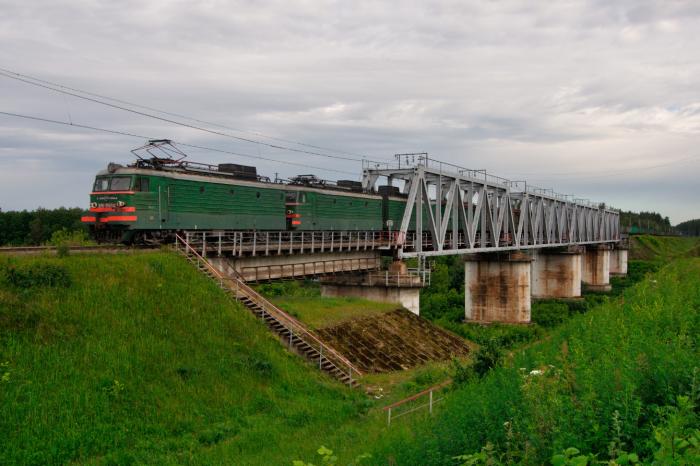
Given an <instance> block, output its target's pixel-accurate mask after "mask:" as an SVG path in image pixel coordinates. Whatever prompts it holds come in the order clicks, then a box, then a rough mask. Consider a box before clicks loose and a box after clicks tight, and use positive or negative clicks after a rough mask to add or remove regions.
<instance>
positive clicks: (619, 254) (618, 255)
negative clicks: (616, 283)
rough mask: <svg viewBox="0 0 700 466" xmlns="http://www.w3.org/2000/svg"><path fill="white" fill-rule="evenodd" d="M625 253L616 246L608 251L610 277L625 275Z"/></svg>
mask: <svg viewBox="0 0 700 466" xmlns="http://www.w3.org/2000/svg"><path fill="white" fill-rule="evenodd" d="M627 253H628V250H627V248H625V247H619V246H616V247H615V248H614V249H611V250H610V275H617V276H624V275H627Z"/></svg>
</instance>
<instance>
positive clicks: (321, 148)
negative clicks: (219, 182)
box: [0, 68, 389, 160]
mask: <svg viewBox="0 0 700 466" xmlns="http://www.w3.org/2000/svg"><path fill="white" fill-rule="evenodd" d="M0 71H2V72H4V73H7V74H10V75H15V76H19V77H22V78H26V79H31V80H33V81H37V82H40V83H44V84H49V85H51V86H55V87H58V88H61V89H68V90H70V91H74V92H80V93H81V94H86V95H90V96H93V97H99V98H102V99H107V100H111V101H112V102H119V103H121V104H125V105H130V106H132V107H137V108H143V109H145V110H151V111H154V112H158V113H162V114H164V115H170V116H174V117H178V118H185V119H187V120H190V121H196V122H198V123H204V124H206V125H211V126H218V127H219V128H224V129H229V130H231V131H238V132H240V133H248V134H254V135H256V136H260V137H263V138H267V139H271V140H274V141H280V142H287V143H290V144H297V145H300V146H305V147H311V148H313V149H320V150H327V151H331V152H337V153H340V154H345V155H354V156H356V157H361V158H366V156H364V155H362V154H356V153H353V152H348V151H344V150H340V149H333V148H330V147H323V146H317V145H314V144H308V143H305V142H301V141H295V140H293V139H284V138H280V137H275V136H270V135H268V134H264V133H261V132H259V131H250V130H245V129H240V128H233V127H230V126H226V125H222V124H219V123H213V122H211V121H206V120H200V119H198V118H193V117H189V116H187V115H183V114H181V113H174V112H169V111H166V110H161V109H158V108H155V107H149V106H147V105H142V104H137V103H134V102H129V101H127V100H122V99H116V98H114V97H110V96H107V95H104V94H97V93H94V92H89V91H85V90H82V89H78V88H75V87H70V86H66V85H63V84H59V83H56V82H52V81H48V80H45V79H41V78H37V77H35V76H30V75H27V74H22V73H18V72H16V71H12V70H8V69H5V68H0ZM7 77H12V76H7ZM380 158H381V157H380ZM387 160H389V159H387Z"/></svg>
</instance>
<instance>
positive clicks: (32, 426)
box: [0, 253, 381, 465]
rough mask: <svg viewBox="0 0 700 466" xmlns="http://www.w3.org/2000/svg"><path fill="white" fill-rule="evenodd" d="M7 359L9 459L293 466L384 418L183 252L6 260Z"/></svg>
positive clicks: (0, 265) (4, 421) (0, 349)
mask: <svg viewBox="0 0 700 466" xmlns="http://www.w3.org/2000/svg"><path fill="white" fill-rule="evenodd" d="M0 364H1V365H0V419H1V421H0V438H2V448H1V449H0V464H64V463H69V462H77V463H88V464H130V463H140V464H159V463H197V464H201V463H212V464H222V463H227V464H265V465H268V464H287V463H288V462H289V461H290V460H291V459H294V458H296V457H302V456H309V455H313V452H314V451H315V449H316V448H318V446H319V445H320V442H325V443H330V444H333V443H334V444H340V443H341V440H339V439H343V441H345V440H347V439H353V438H358V435H359V433H360V431H363V432H366V431H367V429H370V430H371V428H372V426H375V425H376V426H378V427H377V430H379V429H380V427H381V419H377V420H376V422H373V419H374V418H367V416H366V415H365V413H366V412H367V410H368V409H369V408H370V407H371V406H372V404H373V403H375V401H373V400H369V399H367V398H366V397H365V396H364V395H363V394H362V393H361V392H360V391H357V390H351V389H348V388H345V387H343V386H341V385H340V384H339V383H338V382H336V381H333V380H331V379H329V378H328V377H326V376H325V375H323V374H321V373H320V372H319V371H318V370H316V369H315V368H314V367H311V366H310V365H308V364H306V363H304V362H303V361H302V360H301V359H300V358H299V357H298V356H295V355H292V354H290V353H288V352H287V351H286V350H285V349H284V348H283V346H282V345H281V344H280V343H279V341H278V340H277V339H276V338H275V337H274V336H272V334H271V333H270V332H269V331H268V330H267V329H266V328H265V327H264V326H263V325H262V324H261V323H259V322H258V321H256V320H255V319H254V318H253V317H252V316H251V315H250V314H249V312H248V311H247V310H245V309H243V308H240V307H239V306H237V305H236V304H234V303H232V302H231V301H230V300H229V299H228V298H227V297H226V296H225V295H224V294H223V293H221V291H220V290H218V289H217V288H216V286H215V285H214V284H213V283H211V282H210V281H208V279H206V278H205V277H203V276H201V275H199V274H198V272H196V270H195V269H194V268H192V267H191V266H190V265H189V264H187V263H186V262H185V261H184V260H183V259H181V258H179V257H177V256H175V255H174V254H166V253H149V254H135V255H128V256H126V255H125V256H121V255H79V256H69V257H65V258H47V257H39V258H25V257H22V258H5V257H0ZM376 403H379V402H376ZM353 426H354V427H353ZM357 426H359V428H357Z"/></svg>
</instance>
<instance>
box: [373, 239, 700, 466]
mask: <svg viewBox="0 0 700 466" xmlns="http://www.w3.org/2000/svg"><path fill="white" fill-rule="evenodd" d="M698 244H699V243H698V241H697V240H687V239H677V238H650V237H640V238H635V239H633V245H632V247H633V250H632V253H631V255H632V257H633V258H639V257H644V258H645V259H646V261H639V260H637V259H635V260H633V261H631V262H630V270H631V274H630V275H631V276H630V278H627V279H621V280H623V283H618V294H619V295H620V297H619V298H615V297H605V298H604V299H603V300H602V301H601V302H600V303H599V304H598V305H597V306H594V307H592V308H589V309H588V312H587V313H585V314H574V315H572V316H571V317H569V318H567V320H566V321H565V322H563V323H562V324H560V325H558V326H556V327H555V328H552V329H550V330H548V331H547V338H546V339H542V340H541V341H539V342H535V343H533V344H530V345H528V346H527V347H526V348H524V349H523V350H522V351H516V352H515V353H514V354H511V357H509V358H505V359H503V360H502V362H501V364H499V365H498V366H497V367H495V368H494V369H492V370H490V371H489V372H488V373H487V375H486V376H484V377H483V378H479V377H476V376H473V375H472V376H471V377H466V378H465V380H464V381H463V383H462V384H461V385H460V386H458V387H456V390H455V391H453V392H452V393H451V395H450V396H449V397H448V400H447V402H446V403H445V405H443V406H442V407H441V408H440V410H439V413H438V415H437V416H436V417H435V418H434V419H432V420H428V421H419V424H422V425H420V426H417V425H416V424H415V423H414V424H413V425H410V426H405V427H402V426H398V428H396V429H394V430H393V431H392V432H390V433H389V435H388V436H386V437H385V438H383V439H382V440H381V441H380V443H379V444H378V445H375V446H374V448H373V453H374V455H375V458H384V459H387V458H392V459H393V460H395V461H396V464H402V465H403V464H406V465H418V464H420V465H431V464H435V465H438V464H454V463H455V460H454V459H453V457H455V456H457V455H462V454H465V453H468V454H472V456H471V457H469V458H466V459H465V460H464V461H467V462H468V463H465V464H533V465H534V464H548V463H549V462H550V460H551V458H552V456H553V455H554V454H557V453H560V452H562V451H563V450H564V449H566V448H569V447H576V448H577V449H579V450H580V451H581V452H582V453H583V454H584V455H591V454H592V455H597V456H596V457H597V459H598V460H603V459H610V458H621V457H623V455H624V452H635V453H636V454H637V455H638V456H639V457H640V458H642V459H643V460H645V461H647V462H652V461H656V463H655V464H693V461H694V460H699V459H700V457H699V456H697V455H700V451H698V449H697V447H696V449H695V450H694V453H693V452H692V447H688V446H687V443H685V440H688V439H692V438H694V440H690V442H691V443H692V442H693V441H695V442H697V441H700V431H697V429H698V428H699V427H700V420H699V419H698V416H697V408H695V410H694V409H693V408H692V405H693V404H695V405H696V406H697V404H698V402H699V401H700V400H698V399H697V397H698V392H699V389H700V379H699V378H700V374H699V373H698V368H699V367H700V352H699V346H698V345H699V344H700V339H699V337H700V259H697V258H695V259H681V257H683V256H689V255H697V248H698ZM640 253H641V254H640ZM669 260H673V262H672V263H671V264H668V265H662V264H663V263H665V262H668V261H669ZM659 268H661V270H659V271H658V272H654V271H655V270H656V269H659ZM642 275H643V276H645V278H643V279H642V280H641V282H639V283H637V285H636V286H634V287H630V286H629V285H631V284H632V282H634V281H636V280H639V277H640V276H642ZM488 331H489V330H487V332H488ZM498 331H499V332H507V330H498ZM532 371H536V372H534V373H532ZM540 371H541V372H540ZM683 396H687V397H689V399H685V398H683ZM693 432H694V433H693ZM673 439H675V445H672V443H673V442H674V440H673ZM682 445H686V446H685V447H683V446H682ZM684 454H685V455H686V459H685V460H679V457H680V456H681V455H684ZM674 455H675V458H673V457H674ZM693 455H695V456H693ZM574 456H576V455H574ZM480 458H481V459H480ZM688 458H691V459H690V461H688ZM693 458H694V459H693ZM469 461H473V462H469ZM487 461H491V462H490V463H487ZM581 461H582V460H581ZM588 461H593V459H592V457H589V458H588ZM676 461H677V462H676ZM683 461H686V462H685V463H684V462H683ZM561 464H564V463H561ZM571 464H574V463H571ZM576 464H593V463H583V462H582V463H576ZM620 464H622V463H620Z"/></svg>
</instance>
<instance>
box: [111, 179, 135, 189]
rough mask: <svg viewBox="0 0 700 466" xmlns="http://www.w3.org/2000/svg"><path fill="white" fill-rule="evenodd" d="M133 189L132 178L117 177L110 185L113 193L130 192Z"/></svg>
mask: <svg viewBox="0 0 700 466" xmlns="http://www.w3.org/2000/svg"><path fill="white" fill-rule="evenodd" d="M130 187H131V177H130V176H115V177H113V178H112V181H111V183H110V185H109V189H110V190H111V191H128V190H129V188H130Z"/></svg>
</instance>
